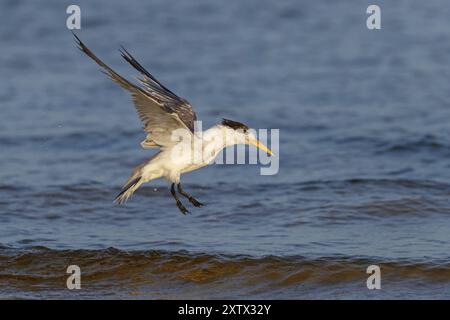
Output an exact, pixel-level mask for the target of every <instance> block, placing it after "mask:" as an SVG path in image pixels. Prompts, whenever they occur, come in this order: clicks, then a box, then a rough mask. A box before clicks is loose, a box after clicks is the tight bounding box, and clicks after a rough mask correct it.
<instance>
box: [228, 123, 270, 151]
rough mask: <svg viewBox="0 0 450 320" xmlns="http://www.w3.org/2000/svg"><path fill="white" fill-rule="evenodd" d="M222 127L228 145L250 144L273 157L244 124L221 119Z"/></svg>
mask: <svg viewBox="0 0 450 320" xmlns="http://www.w3.org/2000/svg"><path fill="white" fill-rule="evenodd" d="M222 126H223V128H224V130H225V131H226V137H227V138H226V139H227V142H228V143H229V144H230V145H234V144H252V145H254V146H256V147H257V148H259V149H261V150H263V151H264V152H266V153H268V154H269V155H273V153H272V151H271V150H270V149H269V148H267V147H266V146H265V145H264V144H263V143H262V142H261V141H259V140H258V139H257V138H256V136H255V133H254V132H253V130H250V128H249V127H248V126H246V125H245V124H243V123H240V122H237V121H233V120H228V119H223V121H222Z"/></svg>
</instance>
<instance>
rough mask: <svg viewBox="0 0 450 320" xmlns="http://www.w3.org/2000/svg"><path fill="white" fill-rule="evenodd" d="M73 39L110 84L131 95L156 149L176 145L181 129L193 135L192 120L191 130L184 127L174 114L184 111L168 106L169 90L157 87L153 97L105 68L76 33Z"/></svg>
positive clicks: (182, 122)
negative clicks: (175, 136) (115, 84)
mask: <svg viewBox="0 0 450 320" xmlns="http://www.w3.org/2000/svg"><path fill="white" fill-rule="evenodd" d="M74 36H75V38H76V39H77V44H78V47H79V48H80V50H81V51H83V52H84V53H85V54H86V55H87V56H88V57H90V58H91V59H92V60H94V61H95V62H96V63H97V64H98V65H99V66H101V67H102V68H103V70H102V71H103V72H104V73H105V74H106V75H108V76H109V77H110V78H111V79H112V80H113V81H115V82H116V83H118V84H119V85H120V86H122V87H123V88H124V89H127V90H128V91H129V92H130V93H131V96H132V98H133V102H134V105H135V107H136V110H137V112H138V115H139V118H140V119H141V121H142V122H143V123H144V130H145V131H146V132H147V133H148V134H149V135H150V136H149V137H148V138H150V137H151V140H153V141H154V142H155V143H156V144H157V145H159V146H167V145H171V144H174V143H176V142H174V141H172V140H171V138H172V132H173V131H174V130H177V129H180V128H183V129H185V130H189V131H191V132H193V128H194V127H193V121H192V127H189V126H187V125H186V124H185V122H184V121H183V120H181V118H180V115H179V113H178V112H176V111H175V110H183V108H181V109H180V108H179V107H174V106H173V105H171V103H174V102H172V100H171V99H169V97H167V94H164V92H166V91H167V90H168V89H163V88H162V87H161V88H160V89H158V88H156V90H155V92H156V94H155V93H153V94H151V93H150V92H149V91H148V90H145V89H144V88H140V87H138V86H136V85H134V84H133V83H131V82H129V81H128V80H126V79H125V78H123V77H122V76H120V75H119V74H118V73H117V72H115V71H114V70H113V69H111V68H110V67H109V66H107V65H106V64H105V63H104V62H103V61H101V60H100V59H99V58H98V57H97V56H96V55H95V54H94V53H93V52H92V51H91V50H90V49H89V48H88V47H86V45H85V44H84V43H83V42H82V41H81V40H80V39H79V38H78V37H77V36H76V35H75V34H74ZM167 92H170V91H167ZM171 94H172V95H173V93H171ZM164 97H166V98H164ZM172 99H173V98H172ZM178 99H180V98H178ZM180 100H181V99H180ZM181 115H183V113H181ZM194 116H195V113H194ZM194 118H195V117H194ZM194 121H195V120H194Z"/></svg>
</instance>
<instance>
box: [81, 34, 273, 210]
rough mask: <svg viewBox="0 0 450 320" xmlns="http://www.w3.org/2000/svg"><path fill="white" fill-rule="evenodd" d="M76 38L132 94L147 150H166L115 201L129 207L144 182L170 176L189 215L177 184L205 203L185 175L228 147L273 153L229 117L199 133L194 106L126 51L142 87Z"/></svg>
mask: <svg viewBox="0 0 450 320" xmlns="http://www.w3.org/2000/svg"><path fill="white" fill-rule="evenodd" d="M74 36H75V38H76V40H77V45H78V47H79V49H80V50H81V51H83V52H84V53H85V54H86V55H87V56H89V57H90V58H91V59H92V60H94V61H95V62H96V63H97V64H98V65H100V66H101V67H102V68H103V70H102V71H103V72H104V73H105V74H107V75H108V76H109V77H110V78H111V79H112V80H113V81H115V82H116V83H118V84H119V85H120V86H122V87H123V88H124V89H126V90H128V91H129V92H130V93H131V96H132V99H133V102H134V105H135V107H136V110H137V113H138V115H139V118H140V119H141V121H142V122H143V124H144V130H145V132H146V133H147V137H146V139H145V140H144V141H142V142H141V146H142V147H143V148H144V149H148V148H159V149H160V150H159V151H158V152H157V153H156V154H155V155H153V157H151V158H150V159H149V160H148V161H146V162H144V163H142V164H140V165H139V166H138V167H136V168H135V169H134V170H133V173H132V174H131V176H130V178H129V179H128V180H127V182H126V183H125V185H124V186H123V188H122V191H121V192H120V193H119V194H118V195H117V197H116V198H115V202H117V203H119V204H122V203H124V202H125V201H126V200H128V198H129V197H130V196H131V195H132V194H133V193H134V192H135V191H136V190H137V189H138V188H139V187H140V186H141V185H142V184H143V183H145V182H149V181H151V180H154V179H158V178H161V177H164V178H166V179H167V180H168V181H169V182H171V183H172V185H171V188H170V190H171V193H172V196H173V197H174V198H175V201H176V204H177V207H178V208H179V209H180V211H181V212H182V213H183V214H186V213H188V212H189V211H188V210H187V209H186V207H185V206H184V205H183V204H182V203H181V201H180V199H179V197H178V195H177V192H176V190H175V185H176V187H177V190H178V192H179V194H181V195H182V196H184V197H186V198H187V199H188V200H189V202H191V203H192V204H193V205H194V206H196V207H201V206H202V205H203V204H202V203H200V202H199V201H197V200H196V199H194V198H193V197H192V196H190V195H189V194H187V193H186V192H184V190H183V189H182V187H181V183H180V177H181V175H182V174H184V173H186V172H190V171H193V170H197V169H199V168H202V167H204V166H207V165H209V164H210V163H211V162H212V161H213V160H214V158H215V157H216V156H217V155H218V154H219V152H220V151H221V150H222V149H223V148H225V147H228V146H232V145H235V144H252V145H255V146H256V147H258V148H260V149H261V150H263V151H265V152H267V153H268V154H270V155H272V151H270V150H269V149H268V148H267V147H266V146H265V145H264V144H263V143H262V142H260V141H259V140H258V139H257V138H256V136H255V135H254V133H253V132H252V131H251V130H249V127H247V126H246V125H244V124H242V123H240V122H237V121H232V120H227V119H223V121H222V122H221V123H220V124H217V125H215V126H213V127H212V128H210V129H208V130H205V131H196V130H194V124H195V121H196V120H197V116H196V114H195V112H194V110H193V109H192V106H191V105H190V104H189V102H188V101H187V100H185V99H182V98H180V97H178V96H177V95H176V94H175V93H173V92H172V91H170V90H169V89H167V88H166V87H165V86H164V85H162V84H161V83H160V82H159V81H158V80H157V79H156V78H155V77H153V76H152V75H151V74H150V73H149V72H148V71H147V70H145V69H144V68H143V67H142V66H141V64H140V63H139V62H137V61H136V59H134V58H133V56H132V55H131V54H130V53H129V52H128V51H127V50H125V48H122V50H121V54H122V57H123V58H124V59H125V60H126V61H127V62H128V63H130V64H131V65H132V66H133V67H134V68H135V69H136V70H137V71H139V72H140V73H141V75H142V78H141V79H138V80H139V81H140V83H141V85H142V86H138V85H135V84H133V83H131V82H129V81H128V80H126V79H125V78H123V77H122V76H120V75H119V74H118V73H117V72H115V71H114V70H113V69H111V68H110V67H108V66H107V65H106V64H105V63H103V62H102V61H101V60H100V59H99V58H97V56H96V55H94V53H92V51H91V50H89V49H88V48H87V47H86V45H85V44H84V43H83V42H82V41H81V40H80V39H79V38H78V37H77V36H76V35H75V34H74Z"/></svg>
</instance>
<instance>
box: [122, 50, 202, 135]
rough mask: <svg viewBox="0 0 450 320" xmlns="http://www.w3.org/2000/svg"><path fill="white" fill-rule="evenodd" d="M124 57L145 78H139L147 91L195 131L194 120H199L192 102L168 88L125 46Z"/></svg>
mask: <svg viewBox="0 0 450 320" xmlns="http://www.w3.org/2000/svg"><path fill="white" fill-rule="evenodd" d="M120 52H121V54H122V57H123V58H124V59H125V60H126V61H127V62H128V63H129V64H131V65H132V66H133V67H134V68H135V69H136V70H137V71H139V72H140V73H141V74H142V75H143V78H142V79H141V78H139V79H138V80H139V81H140V82H141V83H142V84H143V85H144V87H145V91H146V92H147V93H148V94H149V95H150V96H152V97H153V98H154V99H156V100H158V101H160V102H161V103H162V104H163V105H164V106H165V108H167V111H168V112H175V113H176V114H177V115H178V116H179V117H180V119H181V121H183V122H184V124H185V125H186V126H187V127H188V128H189V130H191V131H192V132H194V122H195V121H196V120H197V115H196V114H195V112H194V110H193V108H192V106H191V105H190V103H189V102H188V101H187V100H186V99H183V98H180V97H179V96H177V95H176V94H175V93H173V92H172V91H171V90H169V89H168V88H166V87H165V86H164V85H163V84H162V83H161V82H159V81H158V80H157V79H156V78H155V77H154V76H153V75H152V74H151V73H150V72H148V71H147V70H146V69H145V68H144V67H143V66H142V65H141V64H140V63H139V62H138V61H137V60H136V59H135V58H134V57H133V56H132V55H131V54H130V53H129V52H128V51H127V50H126V49H125V48H124V47H122V50H121V51H120Z"/></svg>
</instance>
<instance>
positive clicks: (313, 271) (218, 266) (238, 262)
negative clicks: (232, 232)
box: [0, 247, 450, 296]
mask: <svg viewBox="0 0 450 320" xmlns="http://www.w3.org/2000/svg"><path fill="white" fill-rule="evenodd" d="M0 252H1V254H0V287H8V288H16V289H21V290H23V289H24V288H30V287H33V288H34V289H35V290H39V289H42V290H44V289H45V290H49V289H58V288H63V286H64V285H65V280H66V278H67V274H66V273H65V270H66V269H67V267H68V266H69V265H72V264H76V265H78V266H80V268H81V270H82V275H83V285H84V287H86V288H91V289H92V288H96V287H101V288H102V289H105V288H114V287H117V286H119V287H126V288H131V289H132V290H134V291H139V290H143V287H146V288H147V289H146V290H148V287H150V288H151V290H153V289H155V288H159V289H158V291H159V292H160V291H161V290H162V289H161V288H164V287H167V288H168V287H170V288H171V290H173V291H176V290H180V291H184V292H186V291H188V290H189V288H191V289H192V288H193V287H196V288H199V289H200V288H207V290H213V291H214V292H215V293H216V295H219V296H220V294H219V293H220V292H221V290H222V291H223V290H225V291H227V292H235V293H236V292H242V291H247V292H259V293H261V292H270V291H272V290H278V289H280V288H292V287H297V286H298V285H322V286H327V285H335V284H337V283H352V282H364V281H365V279H367V274H366V268H367V267H368V266H369V265H371V264H374V262H376V263H375V264H378V265H380V266H381V268H382V270H383V279H396V281H399V280H398V279H402V281H412V282H419V283H420V282H421V281H425V282H442V281H444V282H449V281H450V262H449V260H448V259H447V260H442V261H437V260H431V261H425V260H423V261H407V260H403V261H402V260H400V261H389V260H388V261H384V262H382V263H380V261H379V260H377V259H370V258H355V257H319V258H314V259H312V258H305V257H301V256H292V257H289V256H288V257H279V256H266V257H251V256H239V255H237V256H229V255H218V254H216V255H213V254H202V253H189V252H185V251H181V252H168V251H152V250H148V251H123V250H118V249H115V248H108V249H104V250H52V249H48V248H45V247H31V248H29V249H27V250H24V249H22V250H17V249H13V248H8V247H2V249H1V251H0ZM151 290H150V291H151Z"/></svg>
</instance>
